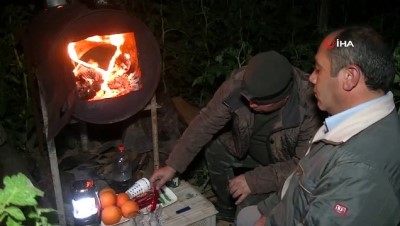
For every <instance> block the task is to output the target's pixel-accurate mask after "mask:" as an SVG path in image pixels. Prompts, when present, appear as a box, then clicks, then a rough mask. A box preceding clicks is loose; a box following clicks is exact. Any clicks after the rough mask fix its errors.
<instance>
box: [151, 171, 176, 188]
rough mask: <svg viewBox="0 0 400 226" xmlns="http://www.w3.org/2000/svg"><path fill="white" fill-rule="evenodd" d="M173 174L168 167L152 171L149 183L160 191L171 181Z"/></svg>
mask: <svg viewBox="0 0 400 226" xmlns="http://www.w3.org/2000/svg"><path fill="white" fill-rule="evenodd" d="M175 173H176V170H175V169H174V168H172V167H170V166H164V167H161V168H159V169H156V170H154V172H153V175H151V177H150V183H151V184H152V186H156V188H157V189H160V188H161V187H162V186H163V185H164V184H165V183H167V181H169V180H171V179H172V177H173V176H174V175H175Z"/></svg>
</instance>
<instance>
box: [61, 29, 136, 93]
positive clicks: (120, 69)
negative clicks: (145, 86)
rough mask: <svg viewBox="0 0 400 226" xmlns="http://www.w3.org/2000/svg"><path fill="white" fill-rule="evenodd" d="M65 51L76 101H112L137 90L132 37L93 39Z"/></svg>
mask: <svg viewBox="0 0 400 226" xmlns="http://www.w3.org/2000/svg"><path fill="white" fill-rule="evenodd" d="M67 48H68V54H69V56H70V58H71V60H72V63H73V65H74V70H73V73H74V75H75V81H76V91H77V93H78V97H79V98H80V99H84V100H89V101H93V100H100V99H105V98H113V97H118V96H122V95H125V94H127V93H129V92H132V91H137V90H140V89H141V87H142V84H141V79H140V78H141V71H140V68H139V64H138V60H137V49H136V43H135V38H134V35H133V33H124V34H113V35H103V36H99V35H96V36H92V37H88V38H86V39H84V40H80V41H77V42H71V43H69V44H68V47H67Z"/></svg>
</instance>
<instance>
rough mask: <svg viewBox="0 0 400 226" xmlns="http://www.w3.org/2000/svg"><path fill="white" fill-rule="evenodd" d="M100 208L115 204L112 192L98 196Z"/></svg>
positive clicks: (115, 197) (115, 200)
mask: <svg viewBox="0 0 400 226" xmlns="http://www.w3.org/2000/svg"><path fill="white" fill-rule="evenodd" d="M99 198H100V204H101V207H102V208H106V207H107V206H113V205H115V203H116V202H117V196H116V195H115V194H114V193H113V192H112V191H105V192H103V193H101V194H100V195H99Z"/></svg>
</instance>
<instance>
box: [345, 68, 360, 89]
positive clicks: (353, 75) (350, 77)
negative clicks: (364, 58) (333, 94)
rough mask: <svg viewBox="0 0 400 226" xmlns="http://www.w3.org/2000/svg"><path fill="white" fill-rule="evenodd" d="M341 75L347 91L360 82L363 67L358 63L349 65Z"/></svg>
mask: <svg viewBox="0 0 400 226" xmlns="http://www.w3.org/2000/svg"><path fill="white" fill-rule="evenodd" d="M341 76H342V81H343V83H342V84H343V89H344V90H346V91H351V90H352V89H354V88H355V87H356V86H357V85H358V83H359V82H360V78H361V69H360V68H359V67H358V66H356V65H349V66H347V67H345V68H344V69H343V71H342V73H341Z"/></svg>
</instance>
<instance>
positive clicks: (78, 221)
mask: <svg viewBox="0 0 400 226" xmlns="http://www.w3.org/2000/svg"><path fill="white" fill-rule="evenodd" d="M71 191H72V207H73V215H74V223H75V225H96V226H98V225H99V223H100V209H101V207H100V201H99V197H98V195H97V192H96V187H95V185H94V182H93V180H90V179H88V180H78V181H75V182H74V183H73V184H72V186H71Z"/></svg>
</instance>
